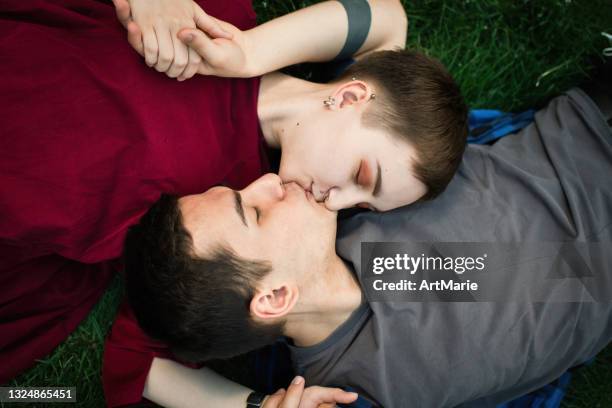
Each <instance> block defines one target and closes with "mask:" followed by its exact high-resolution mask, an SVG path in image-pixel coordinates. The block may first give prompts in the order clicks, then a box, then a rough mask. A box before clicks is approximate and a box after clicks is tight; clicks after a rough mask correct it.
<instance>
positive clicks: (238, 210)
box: [234, 191, 249, 228]
mask: <svg viewBox="0 0 612 408" xmlns="http://www.w3.org/2000/svg"><path fill="white" fill-rule="evenodd" d="M234 208H235V210H236V213H237V214H238V216H239V217H240V219H241V220H242V223H243V224H244V226H245V227H247V228H249V226H248V224H247V222H246V218H245V216H244V208H243V207H242V197H241V196H240V193H239V192H237V191H234Z"/></svg>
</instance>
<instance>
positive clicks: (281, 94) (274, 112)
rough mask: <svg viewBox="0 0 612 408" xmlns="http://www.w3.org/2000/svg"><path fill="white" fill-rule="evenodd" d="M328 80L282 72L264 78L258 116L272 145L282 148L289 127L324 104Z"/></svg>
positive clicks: (267, 141)
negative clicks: (314, 80)
mask: <svg viewBox="0 0 612 408" xmlns="http://www.w3.org/2000/svg"><path fill="white" fill-rule="evenodd" d="M327 93H328V87H327V85H325V84H317V83H314V82H308V81H304V80H302V79H298V78H294V77H291V76H289V75H285V74H282V73H280V72H273V73H270V74H266V75H264V76H263V77H262V78H261V84H260V86H259V96H258V100H257V116H258V117H259V123H260V125H261V129H262V131H263V134H264V138H265V139H266V143H267V144H268V146H270V147H273V148H277V149H278V148H282V146H283V142H284V141H285V140H286V139H287V137H288V136H287V135H288V134H290V133H291V132H290V131H288V130H290V129H291V128H293V127H295V126H299V122H300V121H301V120H306V118H308V117H309V116H310V115H309V114H310V112H313V111H315V110H316V109H320V108H321V104H322V101H323V100H324V99H325V98H326V97H327Z"/></svg>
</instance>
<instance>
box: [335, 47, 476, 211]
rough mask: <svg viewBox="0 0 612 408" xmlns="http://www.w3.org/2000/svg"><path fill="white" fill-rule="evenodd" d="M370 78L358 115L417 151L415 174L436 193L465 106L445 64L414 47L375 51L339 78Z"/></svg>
mask: <svg viewBox="0 0 612 408" xmlns="http://www.w3.org/2000/svg"><path fill="white" fill-rule="evenodd" d="M351 77H356V78H358V79H362V80H371V81H372V83H373V87H374V88H375V89H374V90H375V94H376V99H375V103H372V104H371V105H370V107H368V109H367V111H366V113H365V114H364V116H363V119H362V120H363V123H364V124H365V125H366V126H369V127H383V128H385V129H386V130H387V131H389V132H391V133H392V134H393V135H394V136H396V137H399V138H401V139H403V140H406V141H408V142H409V143H411V144H412V146H413V147H414V148H415V149H416V151H417V155H418V158H417V162H416V163H415V165H414V172H415V174H414V175H415V177H417V178H418V179H419V180H420V181H421V182H422V183H423V184H425V186H426V187H427V193H426V194H425V196H424V197H422V200H427V199H432V198H435V197H436V196H438V195H439V194H440V193H442V191H444V189H445V188H446V186H447V185H448V183H449V182H450V180H451V179H452V178H453V176H454V174H455V172H456V171H457V168H458V167H459V164H460V163H461V158H462V156H463V152H464V150H465V144H466V142H467V133H468V130H467V116H468V108H467V105H466V104H465V101H464V99H463V96H462V94H461V91H460V89H459V86H458V85H457V84H456V83H455V81H454V79H453V77H452V76H451V75H450V73H449V72H448V71H447V70H446V68H445V67H444V65H442V64H441V63H440V62H439V61H437V60H436V59H434V58H431V57H428V56H426V55H425V54H423V53H420V52H417V51H414V50H396V51H378V52H374V53H372V54H370V55H367V56H365V57H364V58H363V59H361V60H359V61H357V62H356V63H355V64H353V65H352V66H350V67H349V68H348V70H347V71H346V72H345V73H344V74H343V75H342V77H341V80H347V79H349V78H351Z"/></svg>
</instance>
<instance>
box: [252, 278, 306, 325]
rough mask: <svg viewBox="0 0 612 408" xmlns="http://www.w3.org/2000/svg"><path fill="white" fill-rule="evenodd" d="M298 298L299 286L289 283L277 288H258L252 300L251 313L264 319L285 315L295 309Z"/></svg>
mask: <svg viewBox="0 0 612 408" xmlns="http://www.w3.org/2000/svg"><path fill="white" fill-rule="evenodd" d="M298 298H299V290H298V288H297V286H292V285H287V284H282V285H280V286H279V287H277V288H275V289H273V288H268V289H263V290H257V292H256V293H255V296H253V299H252V300H251V304H250V310H251V314H252V315H253V316H255V317H257V318H259V319H262V320H269V319H278V318H281V317H285V316H287V315H288V314H289V313H290V312H291V310H293V307H294V306H295V304H296V303H297V300H298Z"/></svg>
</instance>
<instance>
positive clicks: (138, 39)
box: [127, 21, 145, 57]
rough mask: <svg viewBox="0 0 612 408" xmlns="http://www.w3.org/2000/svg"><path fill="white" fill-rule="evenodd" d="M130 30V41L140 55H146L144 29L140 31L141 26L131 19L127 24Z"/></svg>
mask: <svg viewBox="0 0 612 408" xmlns="http://www.w3.org/2000/svg"><path fill="white" fill-rule="evenodd" d="M127 31H128V42H129V43H130V45H131V46H132V48H134V49H135V50H136V52H137V53H139V54H140V56H142V57H144V55H145V52H144V43H143V42H142V31H140V27H138V24H136V23H135V22H133V21H130V22H129V23H128V25H127Z"/></svg>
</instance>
